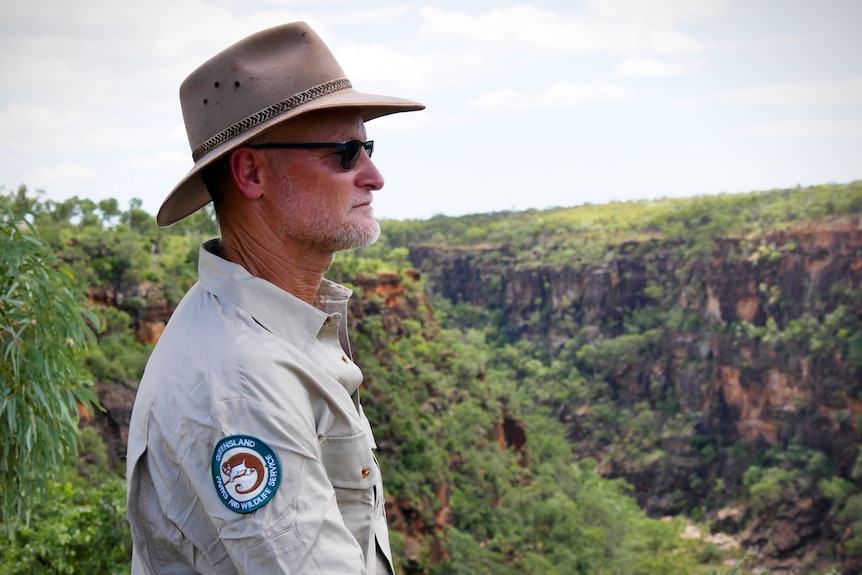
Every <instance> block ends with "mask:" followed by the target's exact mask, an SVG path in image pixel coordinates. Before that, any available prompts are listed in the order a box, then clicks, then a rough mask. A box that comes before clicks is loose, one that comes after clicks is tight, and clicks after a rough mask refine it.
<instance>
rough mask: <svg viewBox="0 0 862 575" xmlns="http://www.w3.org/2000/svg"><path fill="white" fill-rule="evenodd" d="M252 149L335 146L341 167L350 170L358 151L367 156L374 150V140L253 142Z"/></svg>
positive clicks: (357, 159) (356, 158) (356, 159)
mask: <svg viewBox="0 0 862 575" xmlns="http://www.w3.org/2000/svg"><path fill="white" fill-rule="evenodd" d="M249 148H252V149H254V150H289V149H312V148H336V149H338V150H341V169H342V170H350V169H353V167H354V166H355V165H356V162H357V161H359V151H360V150H362V149H365V153H366V154H368V157H369V158H370V157H371V153H372V152H374V140H368V141H367V142H363V141H362V140H347V141H346V142H321V143H315V144H254V145H252V146H249Z"/></svg>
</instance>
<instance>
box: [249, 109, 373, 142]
mask: <svg viewBox="0 0 862 575" xmlns="http://www.w3.org/2000/svg"><path fill="white" fill-rule="evenodd" d="M266 134H267V136H277V137H287V138H291V139H294V140H296V141H299V140H298V138H316V139H320V138H330V139H331V138H340V139H350V138H354V137H357V136H363V135H364V134H365V124H364V122H363V121H362V115H361V114H360V112H359V110H358V109H351V108H336V109H332V110H315V111H314V112H309V113H307V114H302V115H300V116H297V117H295V118H291V119H290V120H287V121H286V122H283V123H281V124H279V125H277V126H273V127H272V128H271V129H269V130H267V131H266ZM309 141H311V140H309Z"/></svg>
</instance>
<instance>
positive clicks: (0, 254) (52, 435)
mask: <svg viewBox="0 0 862 575" xmlns="http://www.w3.org/2000/svg"><path fill="white" fill-rule="evenodd" d="M16 207H20V205H18V206H16V205H15V203H13V202H12V201H10V200H9V199H7V198H0V476H2V477H4V478H5V480H4V481H5V488H4V489H3V490H2V493H0V522H2V523H3V524H4V525H5V527H6V529H7V531H9V532H13V531H14V530H15V528H16V527H17V525H18V523H19V522H20V521H22V520H23V521H24V522H25V523H26V522H27V519H28V518H29V516H30V513H31V511H32V510H33V509H34V508H36V507H38V506H39V505H40V504H41V502H42V501H44V500H45V498H46V497H48V496H50V490H49V488H50V487H51V485H52V480H53V478H54V477H55V476H56V474H57V470H58V469H59V468H61V467H62V465H63V464H64V463H65V462H67V461H68V460H69V459H70V458H71V457H73V456H74V454H75V452H76V445H77V437H78V430H77V422H78V404H79V403H82V404H83V405H84V406H86V407H87V408H90V409H92V408H93V407H94V404H95V403H96V398H95V396H94V395H93V394H92V392H91V391H90V389H89V388H88V385H89V383H88V381H87V380H86V379H85V374H84V371H83V370H82V369H81V363H80V360H81V357H82V356H83V354H84V353H85V352H86V349H87V347H88V346H89V345H90V344H91V342H92V341H93V339H94V334H93V331H92V326H98V325H99V318H98V317H97V316H96V314H94V313H93V312H92V311H90V310H88V309H87V308H86V307H85V306H84V303H83V301H84V298H83V295H82V294H81V292H80V291H79V290H77V289H76V288H75V287H74V286H73V284H72V278H71V275H70V273H69V271H68V270H66V269H63V268H59V269H58V267H59V263H58V262H57V260H56V258H55V256H54V254H53V253H52V251H51V250H50V248H49V247H48V246H47V245H45V243H44V242H43V241H42V240H41V239H40V238H39V236H38V234H37V232H36V230H35V228H33V227H32V225H31V224H30V223H29V222H28V220H27V219H26V214H24V213H22V212H16V211H15V209H16Z"/></svg>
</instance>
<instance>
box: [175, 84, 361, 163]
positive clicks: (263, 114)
mask: <svg viewBox="0 0 862 575" xmlns="http://www.w3.org/2000/svg"><path fill="white" fill-rule="evenodd" d="M351 87H352V86H351V84H350V80H348V79H347V78H338V79H337V80H332V81H331V82H326V83H325V84H320V85H319V86H315V87H313V88H311V89H309V90H306V91H304V92H301V93H299V94H294V95H293V96H291V97H290V98H288V99H286V100H282V101H281V102H279V103H277V104H273V105H272V106H269V107H267V108H265V109H263V110H261V111H260V112H257V113H256V114H253V115H251V116H249V117H248V118H245V119H244V120H240V121H239V122H237V123H236V124H234V125H232V126H230V127H229V128H228V129H226V130H224V131H222V132H219V133H218V134H216V135H215V136H213V137H212V138H210V139H209V140H207V141H206V142H204V143H203V144H202V145H200V146H199V147H197V148H196V149H195V150H194V151H193V152H192V159H194V161H196V162H197V161H198V160H200V159H201V158H202V157H203V156H204V155H205V154H206V153H207V152H209V151H210V150H213V149H215V148H217V147H218V146H220V145H221V144H223V143H225V142H227V141H228V140H232V139H233V138H235V137H237V136H238V135H240V134H242V133H243V132H247V131H249V130H250V129H252V128H254V127H255V126H258V125H259V124H262V123H264V122H266V121H267V120H270V119H272V118H275V117H276V116H279V115H281V114H284V113H285V112H287V111H288V110H292V109H293V108H296V107H297V106H299V105H301V104H305V103H306V102H309V101H311V100H314V99H315V98H319V97H320V96H324V95H326V94H329V93H331V92H335V91H337V90H344V89H345V88H351Z"/></svg>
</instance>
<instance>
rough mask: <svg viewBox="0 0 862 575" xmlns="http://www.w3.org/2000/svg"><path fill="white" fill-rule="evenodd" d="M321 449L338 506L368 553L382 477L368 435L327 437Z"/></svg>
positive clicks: (354, 534)
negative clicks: (378, 487)
mask: <svg viewBox="0 0 862 575" xmlns="http://www.w3.org/2000/svg"><path fill="white" fill-rule="evenodd" d="M320 452H321V457H322V460H323V465H324V467H325V468H326V474H327V475H328V477H329V481H330V483H332V487H333V488H334V490H335V498H336V501H337V502H338V509H339V510H340V511H341V516H342V517H343V519H344V523H345V525H346V526H347V528H348V529H349V530H350V532H351V533H352V534H353V536H354V537H355V538H356V541H357V542H358V543H359V545H360V547H362V548H363V549H362V550H363V552H364V553H366V554H368V553H369V551H373V547H369V545H371V543H372V542H373V541H374V511H375V507H376V504H377V501H376V498H377V486H378V483H379V481H380V476H379V470H378V467H377V463H376V462H375V460H374V453H373V451H372V450H371V443H370V441H369V435H368V433H367V432H365V431H363V432H360V433H358V434H356V435H351V436H347V437H325V438H323V439H322V440H321V442H320Z"/></svg>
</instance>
